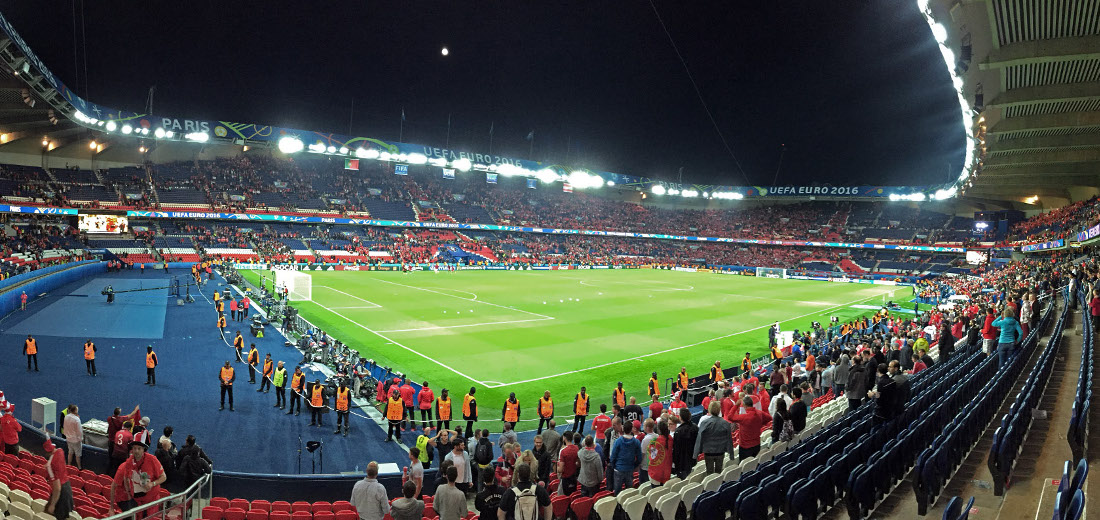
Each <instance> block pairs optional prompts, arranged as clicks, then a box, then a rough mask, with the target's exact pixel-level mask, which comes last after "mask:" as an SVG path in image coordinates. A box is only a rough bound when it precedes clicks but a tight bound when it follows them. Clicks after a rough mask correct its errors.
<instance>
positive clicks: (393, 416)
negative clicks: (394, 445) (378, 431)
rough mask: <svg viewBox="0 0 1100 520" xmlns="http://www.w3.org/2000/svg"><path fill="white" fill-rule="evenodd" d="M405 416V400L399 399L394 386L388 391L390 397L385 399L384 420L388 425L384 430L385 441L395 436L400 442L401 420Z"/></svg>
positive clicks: (399, 394)
mask: <svg viewBox="0 0 1100 520" xmlns="http://www.w3.org/2000/svg"><path fill="white" fill-rule="evenodd" d="M404 418H405V401H403V400H401V393H400V392H398V391H397V388H394V389H393V390H391V391H390V398H389V399H388V400H387V401H386V420H387V421H389V423H390V426H389V428H388V429H387V430H386V442H390V441H392V440H393V438H394V436H395V435H396V436H397V442H401V421H402V420H403V419H404Z"/></svg>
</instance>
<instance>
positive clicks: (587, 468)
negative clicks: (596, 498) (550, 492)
mask: <svg viewBox="0 0 1100 520" xmlns="http://www.w3.org/2000/svg"><path fill="white" fill-rule="evenodd" d="M577 456H578V458H579V459H580V472H579V473H578V474H577V483H578V484H580V486H581V492H583V493H584V496H586V497H590V496H593V495H595V494H596V492H597V491H599V490H600V482H603V478H604V474H603V460H602V457H600V454H599V453H598V452H597V451H596V440H595V439H593V438H592V436H591V435H589V436H587V437H585V438H584V449H582V450H580V452H579V453H578V454H577Z"/></svg>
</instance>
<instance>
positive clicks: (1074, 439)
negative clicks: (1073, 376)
mask: <svg viewBox="0 0 1100 520" xmlns="http://www.w3.org/2000/svg"><path fill="white" fill-rule="evenodd" d="M1076 297H1077V298H1078V300H1079V302H1080V304H1081V305H1080V308H1081V309H1082V311H1081V317H1082V328H1083V333H1084V335H1083V339H1082V343H1081V345H1082V348H1081V368H1080V370H1078V372H1077V392H1076V394H1075V395H1074V397H1073V406H1072V408H1071V410H1070V417H1069V430H1068V431H1067V432H1066V441H1067V442H1069V448H1070V451H1072V452H1073V458H1075V459H1082V458H1084V457H1085V453H1087V451H1088V439H1089V409H1090V407H1091V405H1090V403H1091V402H1092V375H1093V363H1095V362H1096V359H1095V356H1094V354H1093V348H1095V347H1096V337H1095V335H1094V334H1093V333H1092V331H1093V328H1092V327H1093V324H1092V316H1091V313H1090V312H1089V311H1088V297H1087V295H1086V294H1085V293H1084V292H1083V291H1082V292H1079V293H1078V294H1077V295H1076Z"/></svg>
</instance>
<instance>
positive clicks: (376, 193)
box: [367, 188, 382, 197]
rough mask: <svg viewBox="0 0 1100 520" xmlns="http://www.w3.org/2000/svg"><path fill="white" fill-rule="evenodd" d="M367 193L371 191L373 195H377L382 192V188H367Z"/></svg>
mask: <svg viewBox="0 0 1100 520" xmlns="http://www.w3.org/2000/svg"><path fill="white" fill-rule="evenodd" d="M367 193H370V194H371V196H372V197H377V196H379V195H381V194H382V190H381V189H380V188H367Z"/></svg>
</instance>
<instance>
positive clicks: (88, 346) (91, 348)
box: [84, 339, 96, 377]
mask: <svg viewBox="0 0 1100 520" xmlns="http://www.w3.org/2000/svg"><path fill="white" fill-rule="evenodd" d="M95 353H96V348H95V343H92V340H90V339H89V340H88V341H86V342H85V343H84V364H85V365H86V366H87V368H88V375H90V376H93V377H94V376H95Z"/></svg>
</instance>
